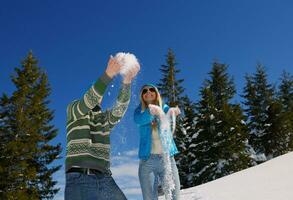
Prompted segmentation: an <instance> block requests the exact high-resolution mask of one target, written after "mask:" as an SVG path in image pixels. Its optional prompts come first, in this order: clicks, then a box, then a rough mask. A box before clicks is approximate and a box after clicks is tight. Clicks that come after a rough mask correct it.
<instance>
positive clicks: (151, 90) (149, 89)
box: [142, 87, 156, 94]
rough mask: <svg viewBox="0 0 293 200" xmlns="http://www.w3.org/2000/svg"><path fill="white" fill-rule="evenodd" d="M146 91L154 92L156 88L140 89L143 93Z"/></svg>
mask: <svg viewBox="0 0 293 200" xmlns="http://www.w3.org/2000/svg"><path fill="white" fill-rule="evenodd" d="M148 91H150V92H156V89H155V88H153V87H151V88H144V89H143V90H142V94H145V93H147V92H148Z"/></svg>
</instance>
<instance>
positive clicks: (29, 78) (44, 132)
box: [1, 52, 61, 199]
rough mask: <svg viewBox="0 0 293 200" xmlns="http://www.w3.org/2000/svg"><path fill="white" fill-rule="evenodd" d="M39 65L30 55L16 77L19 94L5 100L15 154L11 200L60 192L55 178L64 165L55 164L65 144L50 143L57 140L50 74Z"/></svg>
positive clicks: (9, 189)
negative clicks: (50, 98) (53, 123)
mask: <svg viewBox="0 0 293 200" xmlns="http://www.w3.org/2000/svg"><path fill="white" fill-rule="evenodd" d="M37 64H38V61H37V60H36V59H35V58H34V57H33V54H32V52H30V53H29V54H28V56H27V58H26V59H25V60H24V61H23V62H22V66H21V68H15V71H16V75H13V76H12V81H13V83H14V85H15V86H16V91H15V92H13V94H12V96H11V97H9V98H2V100H1V102H2V103H3V102H5V101H6V102H8V106H6V107H7V109H5V110H6V113H7V115H8V119H9V120H6V121H5V126H6V127H8V130H9V132H8V133H9V137H8V138H9V142H8V144H6V146H5V148H6V151H7V152H6V153H9V152H10V153H11V154H10V156H9V157H10V159H9V162H12V163H13V165H11V166H8V167H7V168H6V170H7V178H6V179H5V180H13V181H12V182H10V181H8V183H9V184H10V185H8V186H6V187H4V188H7V190H6V191H4V193H5V194H6V198H7V199H52V198H53V197H54V195H55V194H56V193H57V192H58V190H59V189H58V188H55V185H56V183H57V182H56V181H54V180H53V179H52V175H53V173H55V172H56V171H57V170H59V169H60V167H61V166H52V165H51V164H52V162H53V161H54V160H56V159H57V158H58V156H59V154H60V153H61V145H60V144H57V145H51V144H49V142H50V141H52V139H54V138H55V137H56V135H57V129H56V128H55V127H54V126H53V125H51V124H50V122H51V121H52V119H53V111H51V110H50V109H49V108H48V104H49V100H48V99H47V98H48V96H49V94H50V87H49V84H48V79H47V75H46V74H45V72H43V71H41V70H40V68H39V67H38V65H37ZM5 99H6V100H5ZM1 139H2V137H1ZM49 165H50V167H49Z"/></svg>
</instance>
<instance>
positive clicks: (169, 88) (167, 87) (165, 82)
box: [158, 49, 184, 107]
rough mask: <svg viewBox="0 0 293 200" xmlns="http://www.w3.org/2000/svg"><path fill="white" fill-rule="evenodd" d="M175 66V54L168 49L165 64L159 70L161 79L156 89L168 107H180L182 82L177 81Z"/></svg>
mask: <svg viewBox="0 0 293 200" xmlns="http://www.w3.org/2000/svg"><path fill="white" fill-rule="evenodd" d="M176 65H177V63H176V59H175V54H174V52H173V51H172V49H168V53H167V56H166V64H164V65H162V67H161V69H160V71H161V72H162V76H163V78H162V79H160V83H159V84H158V88H159V91H160V94H161V96H162V97H163V98H164V99H165V100H166V103H167V104H168V105H169V106H171V107H174V106H179V107H182V101H181V98H182V93H183V92H184V88H183V87H182V86H181V84H182V82H183V81H184V80H183V79H179V80H177V78H176V75H177V74H178V73H179V72H180V70H179V69H177V68H176Z"/></svg>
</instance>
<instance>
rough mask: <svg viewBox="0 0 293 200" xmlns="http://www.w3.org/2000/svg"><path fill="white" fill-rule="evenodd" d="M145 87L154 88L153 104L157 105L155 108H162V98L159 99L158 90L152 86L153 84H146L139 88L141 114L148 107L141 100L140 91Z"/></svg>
mask: <svg viewBox="0 0 293 200" xmlns="http://www.w3.org/2000/svg"><path fill="white" fill-rule="evenodd" d="M147 86H149V87H153V88H155V90H156V100H155V103H154V104H155V105H157V106H160V107H161V108H163V102H162V98H161V95H160V93H159V90H158V88H157V87H156V86H154V85H153V84H146V85H144V86H143V87H142V88H141V90H140V95H139V97H140V103H141V111H142V112H143V111H144V110H145V109H146V108H147V107H148V105H147V103H146V102H145V101H144V100H143V97H142V91H143V89H144V88H145V87H147Z"/></svg>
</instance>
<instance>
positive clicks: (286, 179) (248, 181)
mask: <svg viewBox="0 0 293 200" xmlns="http://www.w3.org/2000/svg"><path fill="white" fill-rule="evenodd" d="M292 172H293V152H291V153H288V154H285V155H283V156H280V157H277V158H274V159H272V160H270V161H267V162H265V163H263V164H260V165H257V166H255V167H251V168H249V169H246V170H243V171H240V172H237V173H234V174H232V175H229V176H226V177H223V178H220V179H217V180H215V181H212V182H209V183H206V184H202V185H200V186H197V187H193V188H188V189H184V190H181V197H180V199H184V200H292V199H293V184H292V180H293V173H292ZM159 199H160V200H163V199H164V197H160V198H159Z"/></svg>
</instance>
